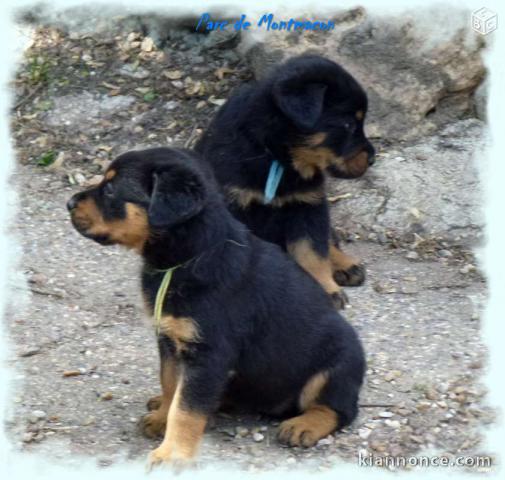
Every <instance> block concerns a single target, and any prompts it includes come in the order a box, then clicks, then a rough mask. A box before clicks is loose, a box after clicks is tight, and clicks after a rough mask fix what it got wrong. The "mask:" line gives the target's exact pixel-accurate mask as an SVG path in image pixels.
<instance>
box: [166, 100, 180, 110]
mask: <svg viewBox="0 0 505 480" xmlns="http://www.w3.org/2000/svg"><path fill="white" fill-rule="evenodd" d="M179 105H180V103H179V102H177V101H175V100H170V101H168V102H167V103H165V105H164V108H165V109H166V110H169V111H172V110H175V109H176V108H177V107H178V106H179Z"/></svg>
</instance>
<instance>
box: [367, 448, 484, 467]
mask: <svg viewBox="0 0 505 480" xmlns="http://www.w3.org/2000/svg"><path fill="white" fill-rule="evenodd" d="M492 464H493V462H492V457H490V456H454V457H449V456H428V455H417V456H407V457H403V456H396V457H393V456H391V455H383V456H380V455H374V454H371V453H368V452H366V451H359V454H358V465H359V466H360V467H383V468H389V469H402V468H407V469H408V468H412V467H467V468H483V469H486V468H491V466H492Z"/></svg>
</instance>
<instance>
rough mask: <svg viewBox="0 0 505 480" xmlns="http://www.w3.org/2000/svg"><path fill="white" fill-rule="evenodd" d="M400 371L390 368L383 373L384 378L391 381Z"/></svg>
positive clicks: (399, 374)
mask: <svg viewBox="0 0 505 480" xmlns="http://www.w3.org/2000/svg"><path fill="white" fill-rule="evenodd" d="M401 374H402V372H401V371H400V370H391V371H390V372H387V373H386V375H384V380H386V382H391V381H393V380H394V379H396V378H398V377H400V376H401Z"/></svg>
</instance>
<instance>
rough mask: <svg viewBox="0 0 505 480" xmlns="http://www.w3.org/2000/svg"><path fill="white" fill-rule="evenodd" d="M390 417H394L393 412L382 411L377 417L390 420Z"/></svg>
mask: <svg viewBox="0 0 505 480" xmlns="http://www.w3.org/2000/svg"><path fill="white" fill-rule="evenodd" d="M392 416H394V413H393V412H387V411H384V412H380V413H379V417H381V418H391V417H392Z"/></svg>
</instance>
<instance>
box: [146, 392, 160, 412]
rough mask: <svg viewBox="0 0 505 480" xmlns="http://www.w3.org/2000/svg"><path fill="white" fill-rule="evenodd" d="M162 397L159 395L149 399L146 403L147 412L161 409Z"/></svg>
mask: <svg viewBox="0 0 505 480" xmlns="http://www.w3.org/2000/svg"><path fill="white" fill-rule="evenodd" d="M162 398H163V397H162V396H161V395H156V396H155V397H151V398H150V399H149V400H148V401H147V403H146V407H147V409H148V410H149V411H152V410H158V408H160V407H161V400H162Z"/></svg>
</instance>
